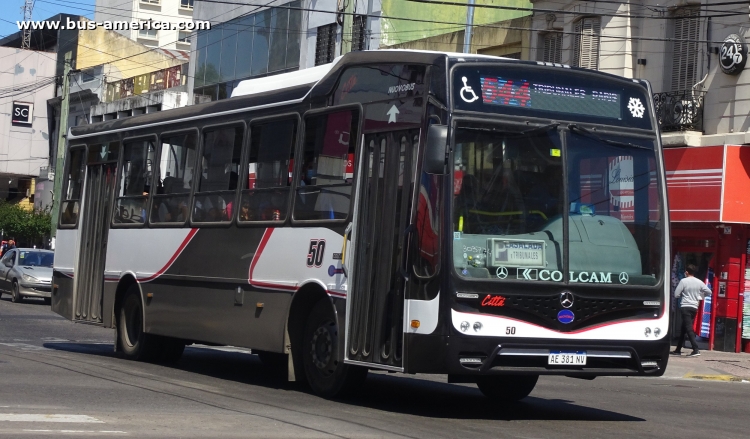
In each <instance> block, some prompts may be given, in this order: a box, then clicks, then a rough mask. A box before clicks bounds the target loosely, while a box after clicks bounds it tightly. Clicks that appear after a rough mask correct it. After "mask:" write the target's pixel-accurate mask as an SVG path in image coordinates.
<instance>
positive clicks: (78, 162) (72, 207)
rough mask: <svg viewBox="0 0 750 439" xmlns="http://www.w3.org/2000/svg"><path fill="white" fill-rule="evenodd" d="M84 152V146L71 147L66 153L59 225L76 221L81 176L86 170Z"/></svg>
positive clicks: (67, 224)
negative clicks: (66, 162)
mask: <svg viewBox="0 0 750 439" xmlns="http://www.w3.org/2000/svg"><path fill="white" fill-rule="evenodd" d="M85 153H86V149H85V148H84V147H80V148H78V147H73V148H71V149H70V152H69V153H68V165H67V166H68V167H67V168H66V171H67V172H66V174H65V182H64V183H65V187H64V188H63V199H62V203H61V204H60V225H62V226H75V225H76V224H77V223H78V212H79V209H80V207H81V204H80V202H81V190H82V189H83V176H84V175H85V171H86V169H85V166H86V160H85Z"/></svg>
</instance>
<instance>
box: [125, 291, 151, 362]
mask: <svg viewBox="0 0 750 439" xmlns="http://www.w3.org/2000/svg"><path fill="white" fill-rule="evenodd" d="M117 323H118V331H117V336H118V341H119V343H120V348H121V349H122V353H123V354H124V355H125V358H127V359H129V360H136V361H149V360H153V359H155V358H156V357H157V353H158V351H159V347H158V344H159V340H158V339H157V338H156V337H154V336H152V335H150V334H146V333H145V332H143V304H142V302H141V291H140V289H139V288H138V285H132V286H131V287H130V288H128V291H127V292H126V293H125V297H124V298H123V299H122V305H120V320H119V321H118V322H117Z"/></svg>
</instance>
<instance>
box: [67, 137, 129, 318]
mask: <svg viewBox="0 0 750 439" xmlns="http://www.w3.org/2000/svg"><path fill="white" fill-rule="evenodd" d="M118 154H119V143H117V142H111V143H104V144H102V145H97V146H93V147H89V156H88V162H87V167H86V185H85V189H84V198H83V212H82V214H83V217H82V221H81V235H80V253H79V255H78V262H77V264H76V270H75V293H74V294H75V296H74V297H75V308H74V309H75V315H74V317H73V319H74V320H76V321H81V322H87V323H102V292H103V289H104V264H105V261H106V256H107V236H108V234H109V223H110V219H111V218H112V199H113V197H114V189H115V181H116V179H115V175H116V171H117V161H116V160H117V156H118Z"/></svg>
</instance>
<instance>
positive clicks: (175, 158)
mask: <svg viewBox="0 0 750 439" xmlns="http://www.w3.org/2000/svg"><path fill="white" fill-rule="evenodd" d="M196 145H197V136H196V135H195V133H186V134H174V135H169V136H167V137H162V139H161V152H160V155H159V166H157V167H156V172H157V175H156V180H155V181H156V190H155V191H154V195H153V197H152V198H153V203H152V208H151V220H150V221H151V222H152V223H182V224H184V223H185V221H187V219H188V214H189V212H190V207H189V206H190V186H191V185H192V183H193V177H194V176H195V166H196V156H197V154H198V153H197V151H196V149H197V148H196Z"/></svg>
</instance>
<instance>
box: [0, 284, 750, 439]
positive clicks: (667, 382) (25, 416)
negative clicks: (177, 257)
mask: <svg viewBox="0 0 750 439" xmlns="http://www.w3.org/2000/svg"><path fill="white" fill-rule="evenodd" d="M113 336H114V332H113V331H112V330H108V329H102V328H99V327H94V326H87V325H79V324H74V323H71V322H69V321H67V320H64V319H62V318H60V317H58V316H57V315H55V314H53V313H52V312H51V311H50V309H49V307H48V306H45V305H44V304H43V303H42V302H41V301H39V302H28V303H22V304H14V303H11V302H10V301H9V299H8V295H4V296H3V300H1V301H0V436H2V437H97V438H98V437H105V438H106V437H137V438H146V437H184V438H192V437H205V438H219V437H222V438H224V437H243V438H244V437H262V438H275V437H279V438H281V437H284V438H289V437H294V438H307V437H316V438H317V437H347V438H349V437H351V438H364V437H368V438H375V437H413V438H457V437H461V438H481V437H492V438H504V437H512V438H555V439H557V438H574V437H575V438H603V437H616V438H622V437H637V438H650V437H653V438H671V437H674V438H692V437H694V438H706V437H711V438H722V439H724V438H743V439H744V438H747V437H750V433H749V432H750V416H749V415H750V384H747V383H742V382H712V381H699V380H688V379H641V378H597V379H596V380H594V381H584V380H576V379H571V378H562V377H542V378H541V379H540V380H539V384H538V385H537V387H536V389H535V390H534V392H533V393H532V394H531V396H530V397H528V398H526V399H525V400H523V401H522V402H520V403H517V404H514V405H509V406H503V405H496V404H493V403H491V401H489V400H488V399H486V398H485V397H484V396H483V395H482V394H481V393H480V392H479V391H478V390H477V389H476V388H475V387H474V386H473V385H455V384H446V383H445V376H420V375H417V376H406V375H399V374H384V373H371V374H370V376H369V377H368V379H367V381H366V383H365V386H364V387H363V389H362V391H361V392H360V393H359V394H358V395H357V396H356V397H354V398H351V399H349V400H346V401H328V400H325V399H321V398H319V397H316V396H314V395H312V394H310V393H309V392H308V391H307V390H306V389H304V388H300V387H299V386H295V385H293V384H291V385H290V384H288V383H286V382H284V381H283V380H281V379H279V378H276V377H274V376H273V374H269V373H268V371H266V370H265V369H264V367H263V366H262V365H261V363H260V361H259V360H258V359H257V357H256V356H255V355H251V354H249V353H248V352H247V351H245V350H241V349H223V348H208V347H188V348H187V349H186V351H185V355H184V356H183V358H182V359H181V360H180V362H179V363H177V364H176V365H174V366H162V365H156V364H148V363H136V362H132V361H126V360H123V359H122V358H120V357H118V356H117V355H116V354H115V353H113V352H112V340H113Z"/></svg>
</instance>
